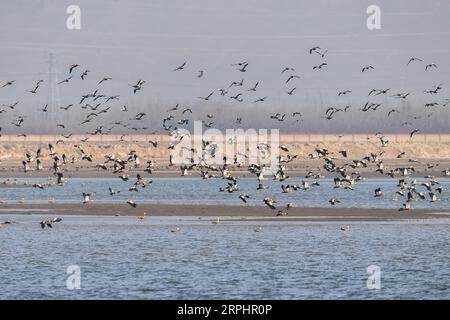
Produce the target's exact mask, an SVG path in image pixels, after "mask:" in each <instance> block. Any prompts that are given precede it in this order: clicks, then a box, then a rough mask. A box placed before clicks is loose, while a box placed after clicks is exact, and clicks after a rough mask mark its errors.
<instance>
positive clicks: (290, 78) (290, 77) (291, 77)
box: [286, 75, 300, 83]
mask: <svg viewBox="0 0 450 320" xmlns="http://www.w3.org/2000/svg"><path fill="white" fill-rule="evenodd" d="M294 78H297V79H298V78H300V76H296V75H292V76H289V78H287V80H286V83H288V82H289V81H291V80H292V79H294Z"/></svg>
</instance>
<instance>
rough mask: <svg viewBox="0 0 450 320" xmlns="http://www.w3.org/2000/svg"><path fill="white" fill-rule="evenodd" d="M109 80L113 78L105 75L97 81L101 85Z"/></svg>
mask: <svg viewBox="0 0 450 320" xmlns="http://www.w3.org/2000/svg"><path fill="white" fill-rule="evenodd" d="M108 80H112V78H109V77H104V78H102V79H101V80H100V81H99V82H98V83H97V86H99V85H101V84H102V83H103V82H105V81H108Z"/></svg>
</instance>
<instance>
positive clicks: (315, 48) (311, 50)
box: [309, 46, 322, 54]
mask: <svg viewBox="0 0 450 320" xmlns="http://www.w3.org/2000/svg"><path fill="white" fill-rule="evenodd" d="M318 50H322V49H321V48H320V47H317V46H316V47H312V48H311V49H309V54H312V53H313V52H317V51H318Z"/></svg>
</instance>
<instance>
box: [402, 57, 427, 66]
mask: <svg viewBox="0 0 450 320" xmlns="http://www.w3.org/2000/svg"><path fill="white" fill-rule="evenodd" d="M413 61H421V62H423V60H422V59H419V58H415V57H412V58H410V59H409V60H408V63H407V64H406V66H409V64H410V63H411V62H413Z"/></svg>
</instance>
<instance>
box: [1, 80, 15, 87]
mask: <svg viewBox="0 0 450 320" xmlns="http://www.w3.org/2000/svg"><path fill="white" fill-rule="evenodd" d="M14 82H16V80H11V81H8V82H6V83H5V84H4V85H3V86H2V88H4V87H7V86H12V84H13V83H14Z"/></svg>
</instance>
